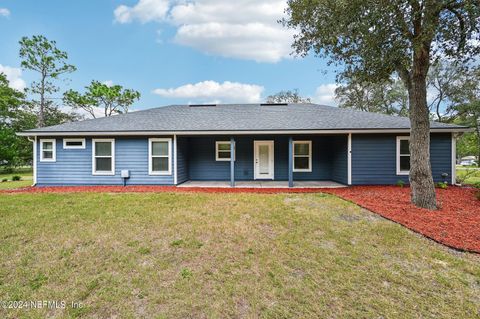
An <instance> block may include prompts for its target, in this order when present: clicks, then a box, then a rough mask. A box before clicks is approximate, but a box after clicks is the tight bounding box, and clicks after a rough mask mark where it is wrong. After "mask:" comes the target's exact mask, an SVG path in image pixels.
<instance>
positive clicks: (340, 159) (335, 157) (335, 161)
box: [331, 136, 348, 184]
mask: <svg viewBox="0 0 480 319" xmlns="http://www.w3.org/2000/svg"><path fill="white" fill-rule="evenodd" d="M331 145H332V150H331V154H332V158H331V163H332V175H331V179H332V180H334V181H336V182H339V183H342V184H348V136H334V137H332V138H331Z"/></svg>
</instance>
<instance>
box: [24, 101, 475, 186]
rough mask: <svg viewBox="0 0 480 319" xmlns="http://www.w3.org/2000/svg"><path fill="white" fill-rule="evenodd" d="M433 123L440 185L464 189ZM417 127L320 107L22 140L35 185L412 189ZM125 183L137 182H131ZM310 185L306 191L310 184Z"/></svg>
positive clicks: (89, 125) (191, 108) (72, 128)
mask: <svg viewBox="0 0 480 319" xmlns="http://www.w3.org/2000/svg"><path fill="white" fill-rule="evenodd" d="M467 130H469V129H468V128H467V127H464V126H459V125H451V124H444V123H438V122H431V145H430V152H431V166H432V172H433V178H434V180H435V181H436V182H439V181H442V180H443V179H444V178H445V175H444V176H443V177H442V174H445V173H446V174H448V178H447V181H448V182H451V183H453V182H454V181H455V158H456V154H455V136H456V134H457V133H461V132H465V131H467ZM409 131H410V121H409V119H408V118H405V117H398V116H389V115H383V114H376V113H368V112H361V111H356V110H352V109H343V108H337V107H330V106H324V105H316V104H225V105H213V104H210V105H171V106H165V107H158V108H153V109H148V110H143V111H137V112H131V113H128V114H121V115H115V116H112V117H106V118H98V119H90V120H85V121H79V122H72V123H65V124H60V125H55V126H50V127H43V128H37V129H33V130H28V131H25V132H21V133H19V135H22V136H28V137H30V139H31V140H32V141H34V183H35V184H36V185H38V186H47V185H122V184H123V183H124V182H125V183H126V184H127V185H180V184H182V183H186V182H191V181H197V182H199V183H200V182H202V181H218V182H223V183H225V184H226V185H230V186H235V184H236V183H237V185H238V184H240V183H241V182H245V181H249V182H250V181H276V182H277V183H283V185H285V186H289V187H292V186H297V183H298V184H300V183H305V182H306V181H310V182H319V181H327V182H328V181H329V182H332V183H338V184H343V185H373V184H377V185H382V184H395V183H397V182H398V181H399V180H402V181H404V182H406V183H408V174H409V167H410V155H409ZM124 177H128V179H125V178H124ZM302 185H305V184H302Z"/></svg>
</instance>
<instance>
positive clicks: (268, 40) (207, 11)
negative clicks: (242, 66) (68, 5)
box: [114, 0, 294, 63]
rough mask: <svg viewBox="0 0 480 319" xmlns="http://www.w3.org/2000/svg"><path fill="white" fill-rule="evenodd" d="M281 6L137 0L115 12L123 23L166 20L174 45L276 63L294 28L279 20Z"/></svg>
mask: <svg viewBox="0 0 480 319" xmlns="http://www.w3.org/2000/svg"><path fill="white" fill-rule="evenodd" d="M285 7H286V1H285V0H257V1H252V0H236V1H225V0H192V1H188V2H187V1H182V2H178V1H173V0H171V1H170V2H168V0H155V1H154V0H149V1H147V0H140V1H139V2H138V3H137V4H136V5H135V6H133V7H127V6H125V5H121V6H119V7H117V9H115V12H114V13H115V18H116V21H118V22H121V23H127V22H132V21H134V20H138V21H140V22H143V23H145V22H148V21H158V22H163V23H169V24H170V25H172V26H174V27H176V28H177V30H176V35H175V37H174V40H175V42H176V43H179V44H182V45H185V46H189V47H192V48H194V49H197V50H199V51H201V52H204V53H207V54H211V55H219V56H223V57H233V58H239V59H247V60H254V61H257V62H271V63H274V62H278V61H280V60H281V59H284V58H288V57H289V56H290V52H291V51H292V50H291V43H292V40H293V33H294V32H293V31H292V30H289V29H286V28H284V27H283V26H282V25H280V24H279V23H278V20H279V19H281V18H282V17H283V15H284V9H285Z"/></svg>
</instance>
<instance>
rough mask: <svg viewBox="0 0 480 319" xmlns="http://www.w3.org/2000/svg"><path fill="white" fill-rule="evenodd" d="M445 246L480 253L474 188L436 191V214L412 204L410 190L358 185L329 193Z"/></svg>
mask: <svg viewBox="0 0 480 319" xmlns="http://www.w3.org/2000/svg"><path fill="white" fill-rule="evenodd" d="M326 192H328V193H331V194H335V195H338V196H340V197H342V198H344V199H346V200H350V201H352V202H354V203H356V204H358V205H360V206H362V207H364V208H366V209H368V210H371V211H373V212H375V213H377V214H379V215H381V216H383V217H385V218H387V219H390V220H392V221H395V222H397V223H399V224H402V225H404V226H406V227H408V228H410V229H411V230H413V231H415V232H418V233H420V234H422V235H424V236H426V237H429V238H431V239H433V240H435V241H437V242H440V243H442V244H444V245H446V246H449V247H452V248H456V249H459V250H463V251H470V252H477V253H480V204H479V202H478V200H477V199H476V198H475V192H476V190H475V189H474V188H462V187H449V188H448V189H437V199H438V203H439V205H440V206H441V208H440V209H438V210H436V211H431V210H427V209H422V208H418V207H416V206H414V205H412V204H411V203H410V188H399V187H393V186H358V187H349V188H341V189H340V188H339V189H332V190H326Z"/></svg>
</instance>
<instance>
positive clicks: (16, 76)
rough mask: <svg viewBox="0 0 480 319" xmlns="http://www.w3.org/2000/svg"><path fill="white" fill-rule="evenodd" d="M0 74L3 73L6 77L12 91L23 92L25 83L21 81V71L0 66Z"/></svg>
mask: <svg viewBox="0 0 480 319" xmlns="http://www.w3.org/2000/svg"><path fill="white" fill-rule="evenodd" d="M0 73H4V74H5V76H6V77H7V80H8V82H10V84H9V86H10V87H11V88H13V89H16V90H19V91H23V90H24V89H25V87H26V84H25V81H24V80H23V79H22V69H20V68H12V67H10V66H6V65H5V66H4V65H1V64H0Z"/></svg>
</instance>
